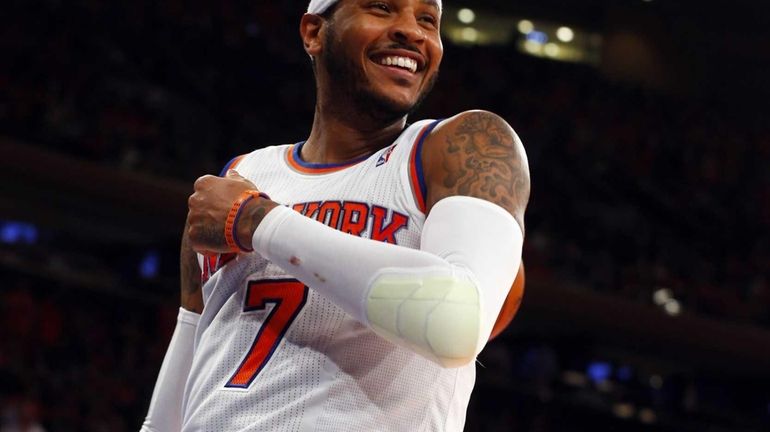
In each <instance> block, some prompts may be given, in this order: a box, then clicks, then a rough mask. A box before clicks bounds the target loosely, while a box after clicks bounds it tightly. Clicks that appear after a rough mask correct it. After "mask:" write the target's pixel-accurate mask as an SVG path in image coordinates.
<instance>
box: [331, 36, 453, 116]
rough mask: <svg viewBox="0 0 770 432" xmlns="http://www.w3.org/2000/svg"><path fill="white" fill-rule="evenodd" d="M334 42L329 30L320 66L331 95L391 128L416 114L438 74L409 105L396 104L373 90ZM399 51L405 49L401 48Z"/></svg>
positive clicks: (358, 69)
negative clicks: (397, 122) (338, 96)
mask: <svg viewBox="0 0 770 432" xmlns="http://www.w3.org/2000/svg"><path fill="white" fill-rule="evenodd" d="M340 44H341V43H340V42H338V39H337V38H336V34H335V32H334V28H333V26H332V25H330V26H329V29H328V31H327V32H326V37H325V40H324V48H325V49H324V53H323V56H322V58H323V65H324V67H325V68H326V71H327V72H328V74H329V79H330V82H331V86H332V94H335V95H336V94H339V95H341V96H343V98H342V100H346V101H351V102H352V103H353V108H354V111H355V112H357V113H359V114H362V115H364V116H366V117H369V118H371V119H373V120H376V121H381V122H385V123H387V124H390V123H392V122H395V121H397V120H399V119H401V118H403V117H405V116H409V115H410V114H412V113H413V112H414V111H416V110H417V109H418V108H419V106H420V104H421V103H422V102H423V101H424V100H425V98H426V97H427V96H428V94H429V93H430V91H431V90H432V89H433V86H434V85H435V83H436V79H437V78H438V71H436V72H434V73H433V75H431V76H430V77H429V78H428V82H427V85H426V86H425V88H424V89H423V90H422V92H420V94H419V95H418V97H417V100H416V101H415V103H414V104H412V105H407V104H403V103H398V102H396V101H394V100H392V99H389V98H387V97H385V96H383V95H381V94H378V93H376V92H375V91H373V90H372V86H371V81H370V80H369V78H368V77H367V76H366V75H365V74H364V72H363V70H362V69H361V68H360V67H358V65H356V64H355V62H354V61H353V60H352V59H350V58H348V57H346V56H345V55H344V54H343V51H344V50H342V49H341V47H340ZM399 48H407V49H409V48H408V47H401V46H399Z"/></svg>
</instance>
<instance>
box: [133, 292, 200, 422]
mask: <svg viewBox="0 0 770 432" xmlns="http://www.w3.org/2000/svg"><path fill="white" fill-rule="evenodd" d="M199 320H200V315H198V314H197V313H194V312H190V311H188V310H186V309H183V308H181V307H180V308H179V315H178V316H177V321H176V328H175V329H174V335H173V336H171V342H169V344H168V350H166V357H165V358H164V359H163V365H162V366H161V367H160V373H158V380H157V381H156V382H155V389H154V390H153V391H152V399H151V400H150V408H149V410H148V411H147V417H146V418H145V419H144V423H143V424H142V429H141V432H171V431H174V432H176V431H179V430H181V429H182V395H183V394H184V386H185V383H186V382H187V375H188V374H189V373H190V367H191V366H192V357H193V342H194V340H195V329H196V327H197V326H198V321H199Z"/></svg>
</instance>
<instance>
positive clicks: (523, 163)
mask: <svg viewBox="0 0 770 432" xmlns="http://www.w3.org/2000/svg"><path fill="white" fill-rule="evenodd" d="M422 156H423V161H424V164H423V167H424V170H425V180H426V186H427V197H426V204H427V210H428V212H430V209H431V208H432V206H433V205H434V204H435V203H436V202H438V201H439V200H441V199H443V198H446V197H449V196H453V195H465V196H472V197H476V198H481V199H484V200H487V201H491V202H493V203H495V204H497V205H499V206H501V207H503V208H504V209H506V210H508V211H509V212H510V213H511V214H512V215H513V217H514V218H515V219H516V221H517V222H518V223H519V225H520V226H521V228H522V230H523V229H524V211H525V210H526V207H527V202H528V201H529V189H530V182H529V166H528V164H527V155H526V152H525V150H524V146H523V144H522V143H521V140H520V139H519V137H518V135H516V132H515V131H514V130H513V128H512V127H511V126H510V125H509V124H508V122H506V121H505V120H504V119H503V118H502V117H500V116H498V115H497V114H494V113H491V112H489V111H465V112H462V113H460V114H457V115H456V116H454V117H452V118H449V119H447V120H445V121H444V122H442V123H441V125H440V126H439V127H437V128H436V129H435V130H434V131H433V132H432V133H431V135H430V136H429V137H428V138H427V139H426V142H425V145H424V146H423V155H422Z"/></svg>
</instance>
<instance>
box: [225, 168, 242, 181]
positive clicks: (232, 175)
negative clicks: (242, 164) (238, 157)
mask: <svg viewBox="0 0 770 432" xmlns="http://www.w3.org/2000/svg"><path fill="white" fill-rule="evenodd" d="M225 177H226V178H232V179H242V178H243V177H242V176H241V175H240V174H238V171H236V170H234V169H229V170H227V173H226V174H225Z"/></svg>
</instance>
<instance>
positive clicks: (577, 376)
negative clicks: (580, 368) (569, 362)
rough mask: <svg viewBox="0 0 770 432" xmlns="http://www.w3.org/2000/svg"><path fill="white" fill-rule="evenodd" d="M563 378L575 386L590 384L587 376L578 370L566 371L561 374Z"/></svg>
mask: <svg viewBox="0 0 770 432" xmlns="http://www.w3.org/2000/svg"><path fill="white" fill-rule="evenodd" d="M561 379H562V381H564V383H565V384H569V385H571V386H573V387H585V386H586V385H588V380H587V379H586V376H585V375H583V374H582V373H580V372H577V371H571V370H568V371H564V372H563V373H562V374H561Z"/></svg>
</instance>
